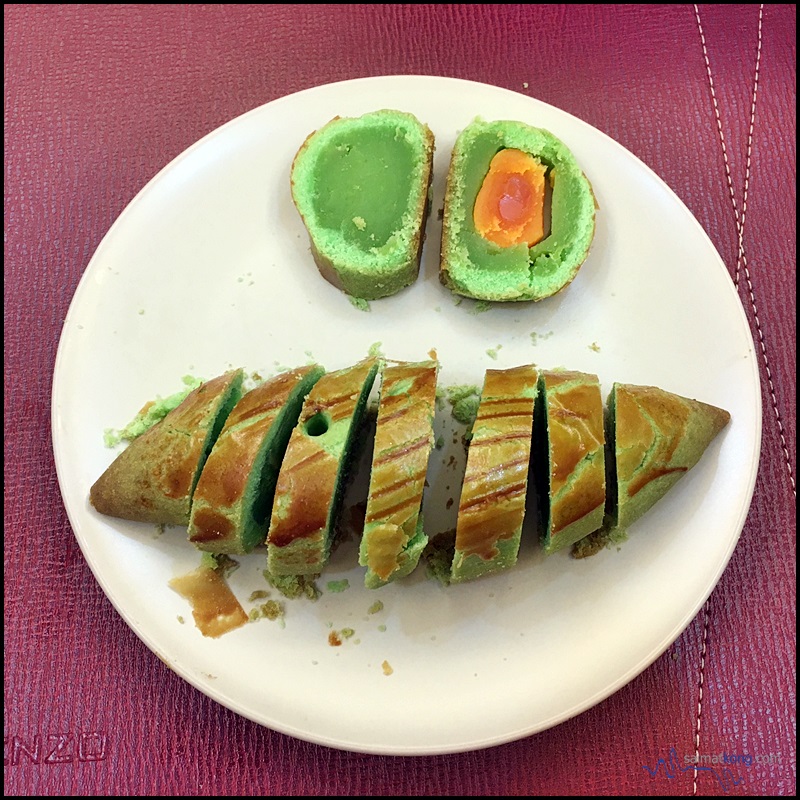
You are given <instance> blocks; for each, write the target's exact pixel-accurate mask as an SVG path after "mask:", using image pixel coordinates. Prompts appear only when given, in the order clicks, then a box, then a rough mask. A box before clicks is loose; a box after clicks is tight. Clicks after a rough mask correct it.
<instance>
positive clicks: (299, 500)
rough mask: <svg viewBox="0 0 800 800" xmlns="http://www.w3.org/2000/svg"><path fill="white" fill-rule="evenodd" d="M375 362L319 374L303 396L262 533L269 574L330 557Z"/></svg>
mask: <svg viewBox="0 0 800 800" xmlns="http://www.w3.org/2000/svg"><path fill="white" fill-rule="evenodd" d="M378 366H379V362H378V360H377V359H375V358H368V359H365V360H363V361H360V362H359V363H358V364H355V365H354V366H352V367H348V368H347V369H342V370H338V371H337V372H329V373H327V374H326V375H323V376H322V377H321V378H320V379H319V380H318V381H317V383H316V384H315V385H314V388H313V389H312V390H311V392H310V393H309V395H308V397H306V400H305V403H304V404H303V410H302V411H301V412H300V419H299V420H298V422H297V425H296V426H295V429H294V430H293V431H292V435H291V438H290V439H289V445H288V447H287V449H286V455H285V456H284V459H283V464H282V466H281V469H280V473H279V474H278V482H277V484H276V486H275V501H274V503H273V506H272V516H271V518H270V524H269V534H268V536H267V566H268V569H269V572H270V573H272V574H273V575H316V574H319V573H320V572H321V570H322V568H323V567H324V566H325V563H326V562H327V560H328V556H329V555H330V550H331V544H332V540H333V536H334V528H335V523H336V517H337V515H338V510H339V506H340V504H341V499H342V492H343V490H344V478H345V474H346V471H347V468H348V466H349V461H350V455H351V451H352V449H353V444H354V439H355V437H356V435H357V433H358V429H359V426H360V423H361V420H362V418H363V416H364V410H365V407H366V404H367V400H368V398H369V393H370V390H371V389H372V384H373V382H374V380H375V375H376V373H377V371H378Z"/></svg>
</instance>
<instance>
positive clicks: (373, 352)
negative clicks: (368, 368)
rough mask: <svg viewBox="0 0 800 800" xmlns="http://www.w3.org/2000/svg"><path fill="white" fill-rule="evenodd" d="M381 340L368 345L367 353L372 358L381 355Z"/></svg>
mask: <svg viewBox="0 0 800 800" xmlns="http://www.w3.org/2000/svg"><path fill="white" fill-rule="evenodd" d="M382 345H383V342H373V343H372V344H371V345H370V346H369V350H367V355H370V356H372V357H373V358H378V357H379V356H382V355H383V350H382V349H381V347H382Z"/></svg>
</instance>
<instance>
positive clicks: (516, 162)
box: [473, 149, 547, 247]
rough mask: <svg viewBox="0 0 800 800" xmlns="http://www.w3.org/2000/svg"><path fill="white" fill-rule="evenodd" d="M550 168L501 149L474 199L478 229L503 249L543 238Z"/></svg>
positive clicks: (476, 228) (515, 152)
mask: <svg viewBox="0 0 800 800" xmlns="http://www.w3.org/2000/svg"><path fill="white" fill-rule="evenodd" d="M546 171H547V168H546V167H545V166H544V165H543V164H540V163H539V162H538V161H537V160H536V159H535V158H533V157H532V156H531V155H529V154H528V153H523V152H522V151H521V150H514V149H507V150H501V151H500V152H499V153H498V154H497V155H496V156H495V157H494V158H493V159H492V161H491V163H490V164H489V171H488V172H487V173H486V177H485V178H484V179H483V183H482V184H481V188H480V190H479V191H478V196H477V197H476V198H475V208H474V210H473V221H474V223H475V230H476V231H478V233H479V234H480V235H481V236H483V238H484V239H487V240H488V241H490V242H493V243H494V244H496V245H499V246H500V247H511V246H512V245H516V244H521V243H523V242H524V243H525V244H527V246H528V247H532V246H533V245H535V244H536V243H537V242H540V241H541V240H542V239H543V238H544V187H545V172H546Z"/></svg>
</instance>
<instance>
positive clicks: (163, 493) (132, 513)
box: [89, 369, 243, 525]
mask: <svg viewBox="0 0 800 800" xmlns="http://www.w3.org/2000/svg"><path fill="white" fill-rule="evenodd" d="M242 379H243V373H242V370H240V369H237V370H232V371H230V372H226V373H225V374H224V375H220V376H219V377H217V378H214V379H213V380H210V381H207V382H206V383H203V384H201V385H200V386H199V387H198V388H197V389H195V390H193V391H192V392H190V393H189V394H188V395H187V396H186V399H185V400H184V401H183V402H182V403H181V404H180V405H179V406H177V407H176V408H174V409H173V410H172V411H170V412H169V413H168V414H167V415H166V416H165V417H164V419H162V420H161V422H159V423H157V424H156V425H154V426H153V427H152V428H150V430H148V431H146V432H145V433H143V434H142V435H141V436H139V437H138V438H137V439H134V440H133V441H132V442H131V443H130V444H129V445H128V447H127V448H126V449H125V450H123V451H122V452H121V453H120V454H119V455H118V456H117V458H116V459H115V460H114V461H113V462H112V463H111V465H110V466H109V467H108V469H107V470H106V471H105V472H104V473H103V474H102V475H101V476H100V477H99V478H98V479H97V481H96V482H95V484H94V485H93V486H92V488H91V491H90V494H89V499H90V501H91V503H92V505H93V506H94V507H95V508H96V509H97V510H98V511H99V512H100V513H101V514H108V515H109V516H112V517H120V518H122V519H130V520H134V521H136V522H156V523H159V524H161V523H163V524H167V525H188V524H189V513H190V510H191V504H192V495H193V493H194V489H195V486H196V485H197V480H198V478H199V477H200V473H201V471H202V469H203V465H204V464H205V462H206V458H208V454H209V453H210V452H211V448H212V446H213V444H214V442H215V441H216V439H217V436H218V435H219V432H220V430H222V426H223V425H224V423H225V420H226V419H227V417H228V414H229V413H230V411H231V409H232V408H233V407H234V405H236V403H237V401H238V400H239V398H240V397H241V393H242Z"/></svg>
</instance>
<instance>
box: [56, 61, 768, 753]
mask: <svg viewBox="0 0 800 800" xmlns="http://www.w3.org/2000/svg"><path fill="white" fill-rule="evenodd" d="M393 81H399V82H401V83H404V82H429V83H431V84H441V83H442V82H447V83H454V84H459V85H461V86H462V87H463V88H468V87H473V88H474V87H480V88H481V89H483V90H487V89H488V90H491V91H492V92H500V93H508V94H510V95H513V96H514V97H517V98H524V99H526V100H528V101H532V102H533V103H534V104H540V105H542V106H545V107H547V108H548V109H552V110H554V111H556V112H558V114H561V115H565V116H566V117H568V118H569V119H570V120H571V121H572V122H574V123H575V124H577V125H579V126H581V127H584V128H586V129H589V130H591V132H592V134H593V135H600V136H601V137H603V138H604V139H605V140H606V142H607V143H610V144H611V145H612V146H613V147H615V148H617V149H618V150H620V151H622V152H623V153H624V154H625V156H626V157H628V158H631V159H633V160H634V161H635V162H636V164H637V166H638V167H639V168H643V169H644V170H645V171H646V172H647V174H648V177H649V178H651V179H655V182H656V183H657V185H658V186H659V188H660V189H661V190H662V191H666V193H667V194H668V195H670V197H671V199H672V200H673V201H675V202H677V203H678V205H679V206H680V207H681V208H682V209H683V210H684V211H685V212H686V215H687V216H688V218H689V219H690V220H691V221H692V223H693V224H694V225H695V227H696V228H697V230H698V232H699V233H700V235H701V236H702V237H703V238H704V239H705V240H706V241H707V242H708V244H709V246H710V248H711V250H712V251H713V253H714V254H715V255H716V261H717V266H718V268H720V269H721V270H722V273H723V274H724V276H725V278H726V279H727V285H728V288H729V290H730V291H731V292H732V294H733V297H735V299H736V304H735V305H736V306H737V309H738V312H739V314H740V317H741V323H742V330H743V331H744V332H745V334H746V336H747V339H748V343H749V345H750V348H751V351H752V352H753V354H754V358H753V359H752V365H753V366H752V369H753V378H754V382H753V387H752V388H753V390H754V398H753V399H754V411H755V413H754V422H755V428H754V431H753V433H754V448H753V454H752V460H751V462H750V463H751V464H752V466H751V468H750V474H749V476H748V481H747V486H746V498H747V499H746V502H743V503H742V506H741V510H740V513H739V517H738V519H737V521H736V523H735V525H734V526H733V528H735V531H736V533H735V535H733V536H732V537H731V539H730V543H729V545H728V548H727V551H726V552H725V553H724V555H723V557H722V558H721V559H720V562H719V565H718V568H717V569H716V571H715V572H714V573H713V575H712V576H711V577H710V578H709V579H708V581H707V587H706V589H705V590H704V592H703V593H702V595H701V596H700V597H699V599H697V600H696V601H695V603H694V604H693V605H692V606H691V608H689V609H688V610H687V611H686V613H685V614H684V615H683V617H682V618H681V619H680V621H679V622H677V623H676V624H675V625H674V626H673V628H672V629H671V630H670V631H669V633H667V634H665V635H664V636H663V637H662V638H661V639H660V643H659V644H658V645H657V646H655V647H654V648H653V652H651V653H650V654H648V655H647V656H646V657H644V658H642V659H641V660H640V661H639V662H638V663H636V664H635V665H633V666H631V667H630V668H629V669H628V670H627V671H625V672H624V673H623V674H622V675H620V676H619V677H618V678H617V679H616V680H615V681H613V682H612V683H611V684H610V685H609V686H607V687H605V688H604V689H603V690H601V691H598V692H596V693H595V694H594V695H592V696H591V697H589V698H585V699H583V700H582V701H580V702H577V703H575V704H573V705H572V706H571V707H570V708H569V709H567V710H564V711H562V712H561V713H559V714H556V715H553V716H551V717H550V718H548V719H546V720H544V721H539V722H538V723H536V724H534V725H531V726H528V727H527V728H526V729H524V730H513V731H510V732H508V733H507V734H505V735H503V736H491V737H488V738H485V739H480V740H474V741H470V742H464V743H462V744H460V745H455V746H454V745H448V744H442V745H439V746H431V745H423V746H414V745H409V746H407V747H397V746H389V747H382V746H377V747H372V746H370V745H368V744H359V743H358V742H349V741H345V739H344V737H343V738H341V739H339V740H333V739H331V738H330V737H328V736H324V735H322V736H319V735H314V734H313V732H309V731H305V730H300V729H298V728H296V727H295V726H293V725H291V724H283V723H280V722H275V721H270V722H269V723H267V722H265V721H263V720H262V719H259V717H258V715H256V714H254V713H253V712H251V711H249V710H248V709H247V708H246V707H243V706H241V705H240V704H239V703H237V702H236V701H235V700H232V699H231V698H229V697H227V695H226V694H225V693H224V692H221V691H219V690H215V688H214V687H213V686H212V685H211V684H209V683H206V682H203V681H202V680H200V679H199V678H198V677H197V676H196V675H194V674H193V673H192V672H191V671H190V670H189V669H188V668H186V667H184V665H183V664H182V663H170V664H168V666H169V668H170V669H171V670H172V671H174V672H176V673H177V674H178V675H179V677H181V678H182V679H183V680H185V681H186V682H187V683H189V684H190V685H191V686H193V687H194V688H196V689H198V690H199V691H200V692H202V693H203V694H204V695H206V696H207V697H209V698H210V699H211V700H213V701H214V702H217V703H219V704H220V705H222V706H224V707H225V708H227V709H229V710H230V711H232V712H234V713H236V714H238V715H239V716H242V717H244V718H246V719H249V720H250V721H252V722H254V723H256V724H258V725H260V726H262V727H266V728H267V729H269V730H275V731H277V732H280V733H282V734H285V735H289V736H292V737H294V738H297V739H300V740H303V741H307V742H310V743H313V744H319V745H323V746H326V747H331V748H334V749H339V750H345V751H349V752H360V753H365V754H373V755H389V756H393V755H398V756H419V755H444V754H455V753H463V752H470V751H477V750H482V749H486V748H489V747H494V746H498V745H501V744H505V743H508V742H512V741H517V740H520V739H524V738H526V737H529V736H532V735H533V734H536V733H540V732H542V731H545V730H548V729H550V728H553V727H555V726H557V725H559V724H561V723H563V722H566V721H567V720H569V719H572V718H574V717H576V716H578V715H580V714H582V713H583V712H585V711H587V710H588V709H590V708H592V707H594V706H595V705H597V704H598V703H601V702H602V701H603V700H605V699H607V698H608V697H610V696H611V695H613V694H615V693H616V692H617V691H619V690H620V689H621V688H623V687H624V686H626V685H627V684H628V683H630V682H631V681H632V680H633V679H634V678H636V677H637V676H638V675H639V674H641V673H642V672H643V671H644V670H646V669H647V668H648V667H649V666H650V665H651V664H652V663H653V662H655V661H656V660H657V659H658V658H659V657H660V656H661V655H663V653H664V652H665V651H666V650H667V648H668V647H669V646H670V645H671V644H672V643H673V642H674V641H675V640H676V639H677V638H678V637H679V636H680V635H681V634H682V633H683V631H685V630H686V628H687V627H688V626H689V624H690V623H691V621H692V620H693V619H694V618H695V617H696V616H697V614H698V613H699V612H700V610H701V609H702V607H703V605H704V604H705V603H706V601H707V600H708V598H709V596H710V595H711V593H712V592H713V591H714V589H715V588H716V587H717V585H718V583H719V581H720V579H721V577H722V574H723V573H724V571H725V569H726V568H727V566H728V563H729V562H730V559H731V557H732V555H733V552H734V550H735V549H736V545H737V544H738V542H739V539H740V537H741V533H742V530H743V529H744V525H745V522H746V519H747V516H748V514H749V511H750V507H751V504H752V499H753V496H754V491H755V483H756V480H757V476H758V471H759V467H760V457H761V450H762V433H763V398H762V388H761V374H760V366H759V361H758V355H757V354H758V351H757V348H756V347H755V343H754V340H753V333H752V328H751V326H750V323H749V320H748V319H747V314H746V311H745V308H744V305H743V303H742V300H741V298H740V296H739V293H738V291H737V290H736V287H735V285H734V283H733V280H732V278H731V276H730V273H729V271H728V268H727V266H726V265H725V262H724V260H723V259H722V256H721V255H720V253H719V251H718V250H717V248H716V246H715V245H714V243H713V242H712V241H711V238H710V236H709V235H708V234H707V232H706V231H705V229H704V228H703V227H702V225H701V224H700V222H699V220H698V219H697V218H696V217H695V216H694V214H693V213H692V212H691V210H690V209H689V208H688V206H687V205H686V204H685V203H684V202H683V200H682V199H681V198H680V197H679V196H678V195H677V193H676V192H675V191H674V190H673V189H672V188H671V187H670V186H669V185H668V184H667V183H666V182H665V181H664V180H663V179H662V178H661V177H660V176H659V175H658V174H657V173H656V172H655V171H654V170H653V169H651V168H650V167H649V166H648V165H647V164H646V163H645V162H644V161H642V160H641V159H640V158H639V157H638V156H636V155H635V154H634V153H633V152H631V151H630V150H628V149H627V148H626V147H624V146H623V145H622V144H620V143H619V142H617V141H616V140H615V139H613V138H612V137H611V136H609V135H608V134H606V133H605V132H604V131H602V130H600V129H599V128H596V127H595V126H593V125H591V124H590V123H587V122H585V121H584V120H582V119H581V118H579V117H577V116H575V115H573V114H571V113H570V112H568V111H565V110H563V109H561V108H559V107H558V106H554V105H552V104H551V103H547V102H545V101H543V100H539V99H538V98H535V97H532V96H530V95H528V94H524V93H521V92H517V91H515V90H513V89H508V88H506V87H502V86H496V85H494V84H489V83H483V82H479V81H473V80H466V79H462V78H452V77H448V76H434V75H417V74H410V75H402V74H393V75H384V76H380V75H379V76H367V77H360V78H353V79H346V80H341V81H334V82H330V83H323V84H319V85H316V86H311V87H307V88H305V89H301V90H299V91H297V92H293V93H290V94H287V95H282V96H280V97H277V98H274V99H272V100H269V101H267V102H266V103H262V104H260V105H258V106H256V107H254V108H252V109H249V110H248V111H245V112H243V113H241V114H239V115H237V116H235V117H233V118H231V119H230V120H228V121H227V122H225V123H223V124H222V125H220V126H218V127H216V128H214V129H212V130H211V131H209V132H207V133H206V134H204V135H203V136H202V137H201V138H200V139H198V140H197V141H195V142H194V143H192V144H191V145H189V146H188V147H187V148H185V149H184V150H183V151H182V152H181V153H179V154H178V155H177V156H175V157H174V158H173V159H171V160H170V161H169V162H168V163H166V164H165V165H164V166H163V167H162V168H161V169H159V170H158V171H157V172H156V173H155V174H154V175H153V176H152V177H151V178H150V179H149V180H148V181H147V182H146V183H145V184H144V185H143V186H142V188H141V189H139V190H138V191H137V192H136V194H135V195H134V196H133V198H132V199H131V200H130V201H129V202H128V203H127V204H126V205H125V207H124V208H123V209H122V211H121V212H120V213H119V215H118V216H117V217H116V219H115V220H114V221H113V223H112V224H111V225H110V227H109V228H108V230H107V231H106V233H105V234H104V235H103V237H102V238H101V240H100V242H99V244H98V245H97V247H96V248H95V250H94V251H93V253H92V254H91V257H90V259H89V261H88V262H87V264H86V266H85V268H84V270H83V272H82V275H81V277H80V279H79V281H78V283H77V284H76V287H75V290H74V293H73V296H72V299H71V301H70V304H69V307H68V310H67V313H66V316H65V318H64V322H63V324H62V330H61V333H60V335H59V342H58V348H57V351H56V357H55V361H54V366H53V373H52V383H51V407H50V433H51V443H52V452H53V456H54V461H55V467H56V476H57V480H58V486H59V492H60V494H61V498H62V503H63V505H64V508H65V510H66V513H67V517H68V520H69V523H70V526H71V528H72V532H73V535H74V536H75V539H76V540H77V542H78V546H79V548H80V550H81V553H82V554H83V557H84V558H85V560H86V562H87V564H88V565H89V568H90V570H91V572H92V574H93V576H94V578H95V580H96V581H97V583H98V584H99V585H100V588H101V589H102V591H103V593H104V595H105V596H106V598H107V599H108V600H109V601H110V602H111V604H112V606H113V608H114V609H115V610H116V611H117V613H119V614H120V616H121V617H122V618H123V620H124V621H125V623H126V625H127V626H128V627H129V628H130V629H131V630H132V631H133V633H134V634H135V635H136V636H137V638H139V639H140V641H142V642H143V643H144V644H145V646H146V647H147V648H148V649H149V650H150V651H151V652H152V653H153V654H154V655H156V656H157V657H160V656H159V651H160V648H159V647H158V646H157V644H156V642H155V641H153V637H152V636H151V635H150V634H149V633H148V632H147V631H145V630H142V628H141V626H139V625H137V624H136V623H135V622H134V620H133V619H132V618H131V615H130V614H129V613H128V612H127V611H126V609H125V608H124V607H123V606H122V604H121V603H120V601H119V598H118V597H117V593H116V592H115V591H114V590H113V588H112V587H111V586H109V585H107V582H106V581H105V580H104V577H103V575H102V570H101V569H100V566H99V565H98V564H97V562H96V560H95V558H94V557H93V555H92V553H91V552H90V551H87V546H86V543H85V542H84V541H83V537H82V536H81V535H80V533H79V531H80V528H81V524H80V522H79V520H78V519H77V518H76V517H75V515H74V509H72V508H71V507H70V506H69V505H68V503H67V502H66V498H65V490H64V488H63V486H64V483H63V482H64V480H65V478H64V475H65V469H66V466H65V464H64V460H63V454H62V453H61V452H60V449H59V446H60V444H61V442H60V436H59V434H58V430H59V399H60V391H61V388H62V386H61V382H62V380H63V378H62V377H61V374H62V372H63V363H64V361H65V359H66V358H67V355H66V353H67V351H68V349H69V347H70V342H69V340H68V337H66V336H65V333H66V331H67V328H68V322H69V320H70V317H71V316H72V315H73V312H74V310H75V309H77V308H78V307H79V306H80V301H81V297H82V294H83V293H84V292H85V291H86V286H87V285H88V283H89V281H90V280H91V273H92V267H93V265H94V264H95V263H99V262H100V261H101V260H102V256H103V254H104V252H105V250H106V249H107V248H108V247H110V246H111V242H112V240H113V238H114V236H115V235H116V232H117V230H118V229H119V228H120V227H122V226H123V225H124V224H125V220H126V219H127V217H128V216H129V214H130V212H131V209H133V208H135V207H137V206H138V205H140V204H141V203H142V202H144V200H143V197H146V196H147V195H148V193H149V192H150V191H151V187H152V186H153V185H154V184H156V183H159V182H160V181H161V180H163V178H164V176H165V175H166V174H168V173H169V172H170V171H171V170H173V169H177V167H178V166H179V165H180V164H181V163H182V162H183V161H184V160H186V159H188V158H190V157H191V155H192V153H194V151H195V150H197V149H199V148H200V147H202V146H204V145H205V144H206V143H207V142H208V141H209V140H211V139H213V138H217V137H221V136H224V132H225V131H226V130H228V129H229V128H231V127H233V126H235V125H239V124H243V123H244V122H245V121H246V119H247V118H248V117H250V116H255V115H256V114H258V113H263V111H264V109H266V108H267V107H279V106H280V105H281V104H283V103H289V102H297V101H298V100H301V99H302V97H303V96H306V95H313V94H315V93H319V92H321V91H331V90H335V89H344V88H349V87H358V86H364V85H366V84H378V83H386V82H393ZM62 446H63V444H62ZM733 528H732V529H733Z"/></svg>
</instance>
